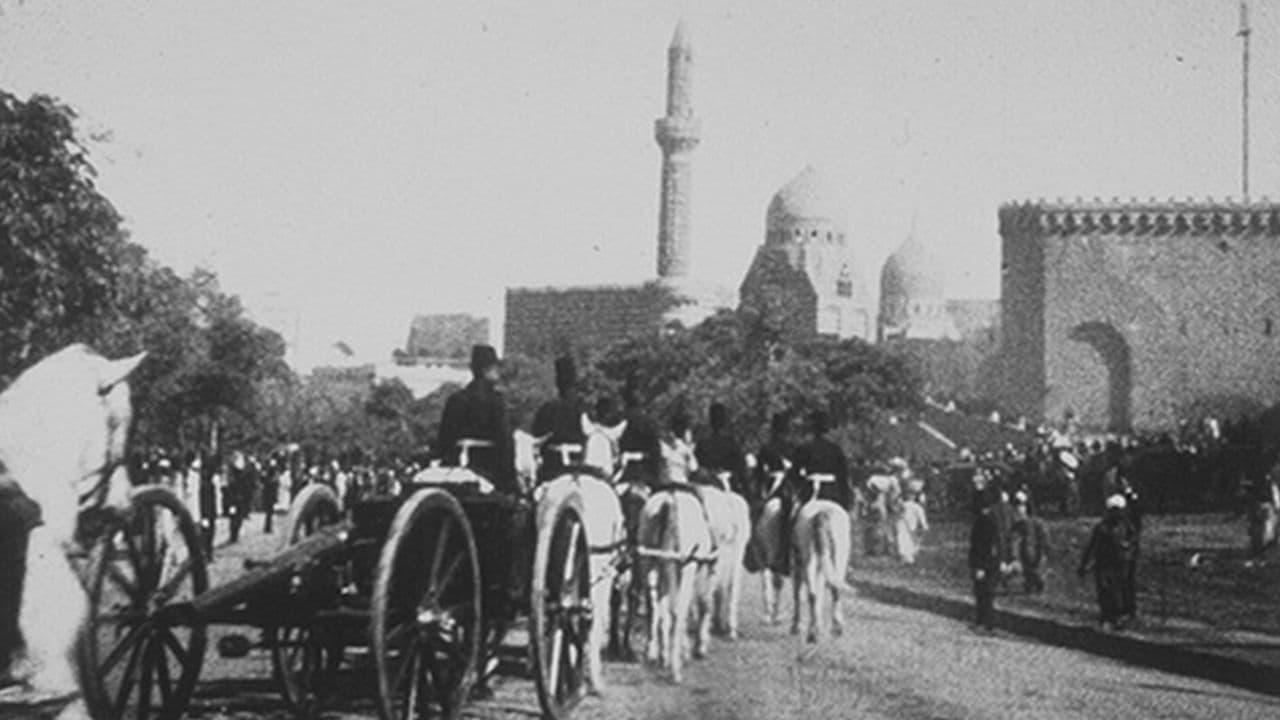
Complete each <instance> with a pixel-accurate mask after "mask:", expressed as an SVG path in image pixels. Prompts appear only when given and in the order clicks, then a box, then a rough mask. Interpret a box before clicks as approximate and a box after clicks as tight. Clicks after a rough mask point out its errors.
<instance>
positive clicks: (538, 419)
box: [533, 356, 587, 482]
mask: <svg viewBox="0 0 1280 720" xmlns="http://www.w3.org/2000/svg"><path fill="white" fill-rule="evenodd" d="M577 384H578V374H577V371H576V369H575V368H574V365H573V358H571V357H568V356H565V357H559V358H556V392H557V393H558V394H559V397H557V398H556V399H554V400H551V401H548V402H547V403H544V404H543V406H542V407H540V408H538V412H537V413H535V414H534V416H533V436H534V437H535V438H537V440H538V441H539V442H540V443H541V448H540V450H539V453H540V455H541V459H542V462H541V463H540V464H539V465H538V482H545V481H547V480H550V479H551V478H553V477H555V476H557V475H559V474H560V473H561V472H563V471H564V470H565V469H566V468H567V467H568V466H569V465H571V464H575V463H580V462H581V461H582V454H583V452H582V450H581V449H580V450H579V451H578V452H577V453H576V458H577V459H576V460H574V459H571V458H570V457H568V455H567V454H566V453H565V452H563V449H564V448H563V446H565V445H577V446H578V447H579V448H582V449H585V445H586V442H587V436H586V433H584V432H583V431H582V412H583V408H582V400H581V398H579V397H578V388H577Z"/></svg>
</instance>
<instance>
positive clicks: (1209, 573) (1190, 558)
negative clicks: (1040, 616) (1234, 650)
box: [854, 514, 1280, 635]
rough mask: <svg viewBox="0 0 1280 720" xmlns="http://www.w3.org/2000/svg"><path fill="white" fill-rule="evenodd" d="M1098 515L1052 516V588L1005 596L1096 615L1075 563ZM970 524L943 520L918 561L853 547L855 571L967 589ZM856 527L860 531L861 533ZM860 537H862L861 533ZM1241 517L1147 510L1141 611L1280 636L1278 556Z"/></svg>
mask: <svg viewBox="0 0 1280 720" xmlns="http://www.w3.org/2000/svg"><path fill="white" fill-rule="evenodd" d="M1096 520H1097V518H1077V519H1050V520H1048V521H1047V522H1048V526H1049V534H1050V544H1051V551H1050V561H1049V572H1048V577H1047V584H1048V587H1047V592H1046V593H1045V595H1043V596H1040V597H1036V598H1027V597H1023V596H1022V595H1021V593H1020V590H1021V582H1020V581H1017V580H1015V581H1014V582H1012V583H1011V584H1010V590H1011V593H1010V595H1009V596H1008V597H1007V599H1006V601H1007V602H1013V603H1024V604H1028V605H1039V606H1044V607H1051V608H1054V609H1057V610H1062V611H1065V612H1069V613H1071V614H1073V615H1078V616H1080V617H1081V618H1089V617H1092V616H1093V615H1095V614H1096V612H1097V608H1096V601H1095V597H1094V587H1093V582H1092V579H1087V580H1085V581H1081V580H1079V579H1078V578H1077V577H1076V574H1075V573H1076V568H1077V566H1078V565H1079V562H1080V555H1081V553H1082V552H1083V550H1084V546H1085V543H1086V542H1087V540H1088V535H1089V532H1090V529H1091V528H1092V526H1093V524H1094V523H1095V522H1096ZM968 533H969V525H968V523H964V522H958V521H944V522H937V523H935V524H934V526H933V527H932V528H931V529H930V532H929V534H928V536H927V538H926V540H925V546H924V549H923V550H922V551H921V553H920V556H919V558H918V562H917V566H916V567H914V568H904V567H902V566H901V565H900V564H899V563H898V562H896V561H895V560H892V559H889V558H867V557H864V556H862V555H861V553H857V552H855V557H854V567H855V572H858V571H860V570H861V571H869V572H872V573H875V574H885V573H887V574H891V575H894V576H897V577H900V578H906V579H913V578H914V579H916V580H921V581H926V582H936V583H940V584H943V585H945V586H948V587H951V588H954V589H957V590H961V591H964V592H968V587H969V577H968V570H967V566H966V558H967V556H968V555H967V554H968V542H969V536H968ZM857 534H858V533H856V532H855V535H857ZM860 539H861V538H859V540H860ZM1245 543H1246V539H1245V522H1244V519H1243V518H1238V517H1231V516H1229V515H1223V514H1208V515H1170V516H1148V518H1147V520H1146V524H1145V527H1144V529H1143V535H1142V554H1141V557H1140V561H1139V563H1140V564H1139V569H1138V600H1139V610H1140V612H1141V613H1142V614H1143V615H1144V616H1145V618H1146V621H1147V622H1149V623H1152V624H1156V625H1158V624H1159V623H1161V622H1162V621H1164V620H1165V619H1168V618H1186V619H1189V620H1196V621H1200V622H1203V623H1207V624H1209V625H1212V626H1214V627H1217V628H1223V629H1226V628H1239V629H1245V630H1255V631H1260V632H1269V633H1274V634H1277V635H1280V603H1277V602H1276V598H1280V555H1278V554H1277V551H1276V549H1275V548H1273V549H1272V550H1271V551H1270V552H1268V553H1266V554H1264V555H1263V557H1261V558H1253V557H1251V556H1250V555H1249V554H1248V553H1247V552H1246V550H1245V549H1244V548H1245Z"/></svg>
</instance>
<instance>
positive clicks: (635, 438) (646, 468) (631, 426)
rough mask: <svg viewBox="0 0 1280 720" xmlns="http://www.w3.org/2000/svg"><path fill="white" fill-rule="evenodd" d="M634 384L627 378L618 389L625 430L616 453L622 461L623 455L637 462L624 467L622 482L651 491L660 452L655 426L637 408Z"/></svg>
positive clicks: (648, 417)
mask: <svg viewBox="0 0 1280 720" xmlns="http://www.w3.org/2000/svg"><path fill="white" fill-rule="evenodd" d="M637 384H638V383H637V382H636V380H635V379H634V378H629V379H628V380H627V384H626V385H625V386H624V387H623V388H622V404H623V406H624V408H625V409H624V411H623V412H624V415H623V419H624V420H625V421H626V423H627V427H626V428H625V429H623V431H622V436H621V437H619V438H618V451H619V452H621V453H622V454H623V459H624V461H625V459H626V456H627V454H633V455H635V456H636V457H637V458H638V459H637V460H636V461H635V462H629V463H627V464H626V465H625V466H624V468H623V475H622V479H623V481H625V482H634V483H637V484H640V485H644V486H648V487H653V486H654V485H656V484H657V483H658V473H659V470H660V463H661V461H662V448H661V445H660V441H659V439H658V435H659V433H658V424H657V423H656V422H654V420H653V418H651V417H650V416H649V414H648V413H647V412H645V409H644V407H643V406H642V405H641V404H640V392H639V390H638V389H637V388H636V385H637Z"/></svg>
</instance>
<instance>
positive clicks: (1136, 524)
mask: <svg viewBox="0 0 1280 720" xmlns="http://www.w3.org/2000/svg"><path fill="white" fill-rule="evenodd" d="M1120 497H1122V498H1124V514H1125V519H1126V520H1128V521H1129V529H1130V530H1131V531H1132V535H1131V539H1132V542H1131V543H1130V546H1129V552H1127V553H1125V559H1124V585H1123V586H1122V588H1123V594H1122V598H1121V602H1120V617H1121V620H1122V621H1123V622H1125V623H1129V622H1133V621H1134V620H1136V619H1137V617H1138V555H1139V554H1140V551H1141V549H1142V516H1143V508H1142V502H1141V500H1139V498H1138V491H1137V490H1135V489H1134V487H1133V485H1132V484H1131V483H1130V482H1129V478H1127V477H1125V476H1123V475H1121V476H1120Z"/></svg>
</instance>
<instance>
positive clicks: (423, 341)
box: [394, 313, 490, 368]
mask: <svg viewBox="0 0 1280 720" xmlns="http://www.w3.org/2000/svg"><path fill="white" fill-rule="evenodd" d="M489 342H490V341H489V319H488V318H482V317H476V316H474V315H468V314H465V313H453V314H442V315H419V316H417V317H415V318H414V319H413V322H412V324H411V325H410V326H409V339H408V341H407V342H406V343H405V347H404V350H396V351H395V353H394V356H395V361H396V363H397V364H399V365H422V364H434V365H448V364H458V363H461V366H462V367H464V368H465V367H466V364H467V360H468V358H469V357H470V355H471V347H472V346H473V345H487V344H489Z"/></svg>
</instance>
